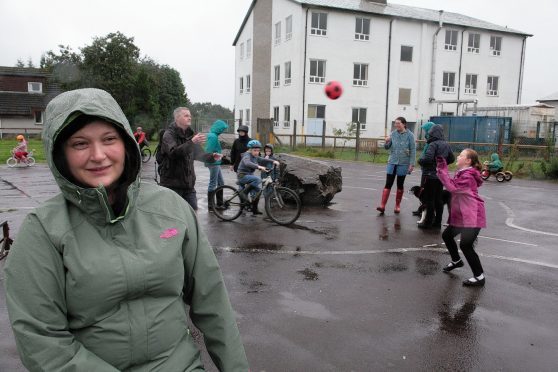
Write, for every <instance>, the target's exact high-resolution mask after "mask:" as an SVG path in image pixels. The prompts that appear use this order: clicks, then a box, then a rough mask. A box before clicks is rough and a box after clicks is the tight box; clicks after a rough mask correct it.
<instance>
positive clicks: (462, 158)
mask: <svg viewBox="0 0 558 372" xmlns="http://www.w3.org/2000/svg"><path fill="white" fill-rule="evenodd" d="M468 155H469V154H468V153H467V151H466V150H463V151H461V153H460V154H459V155H457V162H456V165H457V169H463V168H467V167H470V166H471V159H469V157H468Z"/></svg>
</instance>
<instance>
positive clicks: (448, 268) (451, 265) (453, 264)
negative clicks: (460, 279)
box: [442, 260, 463, 273]
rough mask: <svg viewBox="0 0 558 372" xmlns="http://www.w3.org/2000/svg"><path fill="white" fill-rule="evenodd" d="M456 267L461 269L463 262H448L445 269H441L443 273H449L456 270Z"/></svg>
mask: <svg viewBox="0 0 558 372" xmlns="http://www.w3.org/2000/svg"><path fill="white" fill-rule="evenodd" d="M458 267H463V260H459V261H457V262H450V263H449V264H448V265H447V266H446V267H444V268H443V269H442V271H443V272H445V273H449V272H450V271H452V270H453V269H457V268H458Z"/></svg>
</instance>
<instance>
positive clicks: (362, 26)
mask: <svg viewBox="0 0 558 372" xmlns="http://www.w3.org/2000/svg"><path fill="white" fill-rule="evenodd" d="M355 40H370V19H369V18H361V17H357V18H356V23H355Z"/></svg>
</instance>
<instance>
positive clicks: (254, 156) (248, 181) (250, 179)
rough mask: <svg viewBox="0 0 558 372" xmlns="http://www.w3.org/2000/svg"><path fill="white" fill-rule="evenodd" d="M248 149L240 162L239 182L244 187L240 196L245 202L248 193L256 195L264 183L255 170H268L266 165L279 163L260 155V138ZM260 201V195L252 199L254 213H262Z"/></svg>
mask: <svg viewBox="0 0 558 372" xmlns="http://www.w3.org/2000/svg"><path fill="white" fill-rule="evenodd" d="M247 147H248V151H246V152H245V153H244V154H243V155H242V159H241V160H240V164H239V165H238V173H237V177H238V182H239V184H240V186H241V187H243V189H242V191H240V193H239V196H240V198H241V199H242V201H243V202H248V201H249V200H248V193H251V194H252V196H254V195H256V194H257V193H258V192H259V191H260V186H261V184H262V179H261V178H260V177H258V176H255V175H254V171H256V170H257V169H259V170H261V171H266V170H267V168H266V167H265V165H267V164H274V165H279V162H278V161H277V160H273V159H265V158H262V157H260V156H259V154H260V149H261V148H262V144H261V143H260V141H258V140H251V141H249V142H248V144H247ZM259 201H260V198H259V197H256V198H254V200H252V213H253V214H254V215H256V214H261V212H259V211H258V203H259Z"/></svg>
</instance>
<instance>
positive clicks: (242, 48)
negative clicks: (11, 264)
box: [240, 43, 244, 59]
mask: <svg viewBox="0 0 558 372" xmlns="http://www.w3.org/2000/svg"><path fill="white" fill-rule="evenodd" d="M240 59H244V43H241V44H240Z"/></svg>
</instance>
